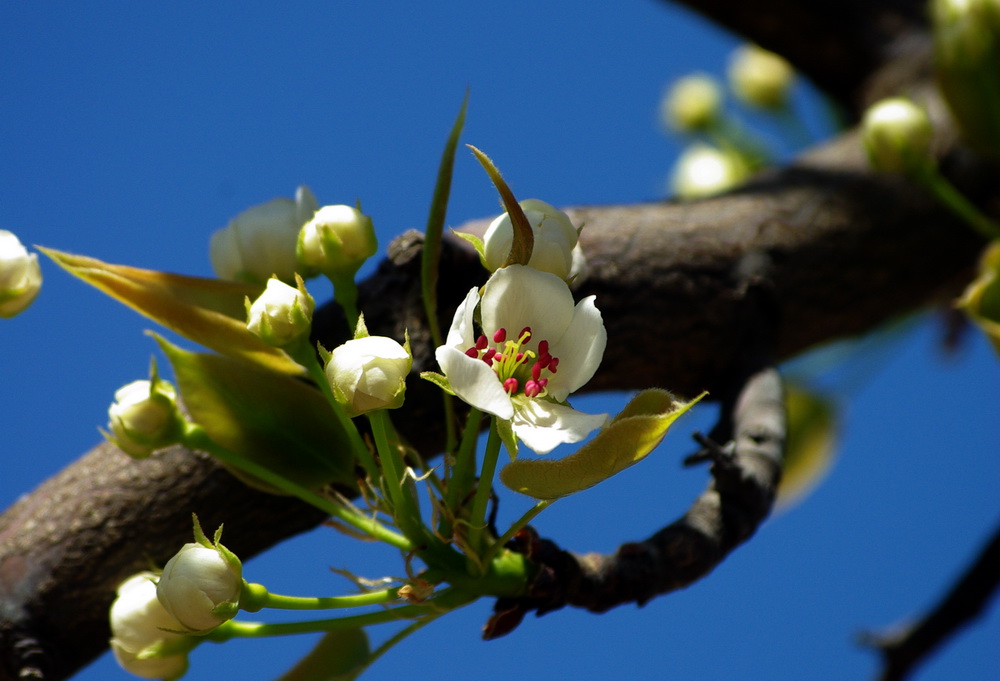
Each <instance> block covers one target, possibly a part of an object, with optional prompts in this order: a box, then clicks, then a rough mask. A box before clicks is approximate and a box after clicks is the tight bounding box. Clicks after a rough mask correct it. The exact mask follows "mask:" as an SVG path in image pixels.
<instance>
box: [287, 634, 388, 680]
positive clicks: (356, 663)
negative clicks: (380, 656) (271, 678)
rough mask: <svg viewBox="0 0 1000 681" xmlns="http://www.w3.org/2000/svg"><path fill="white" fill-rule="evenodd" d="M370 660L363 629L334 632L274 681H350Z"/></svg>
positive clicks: (356, 676) (324, 637)
mask: <svg viewBox="0 0 1000 681" xmlns="http://www.w3.org/2000/svg"><path fill="white" fill-rule="evenodd" d="M373 661H374V659H373V658H372V655H371V652H370V651H369V646H368V636H367V634H365V630H364V629H361V628H360V627H359V628H356V629H334V630H333V631H328V632H327V633H326V634H324V635H323V638H321V639H320V640H319V643H317V644H316V647H314V648H313V649H312V650H311V651H309V653H308V654H307V655H306V656H305V657H303V658H302V659H301V660H299V661H298V663H296V665H295V666H294V667H292V668H291V669H289V670H288V671H287V672H285V673H284V674H282V675H281V677H280V678H278V679H276V681H352V680H353V679H356V678H358V676H360V675H361V673H362V672H363V671H364V670H365V669H367V668H368V665H369V664H371V663H372V662H373Z"/></svg>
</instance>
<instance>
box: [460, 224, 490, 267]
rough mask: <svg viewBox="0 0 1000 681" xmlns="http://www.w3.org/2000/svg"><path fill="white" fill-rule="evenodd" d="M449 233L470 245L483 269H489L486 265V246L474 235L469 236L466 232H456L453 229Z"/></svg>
mask: <svg viewBox="0 0 1000 681" xmlns="http://www.w3.org/2000/svg"><path fill="white" fill-rule="evenodd" d="M451 233H452V234H454V235H455V236H456V237H458V238H459V239H462V240H463V241H465V242H467V243H469V244H471V245H472V247H473V248H474V249H476V253H477V254H478V255H479V262H480V263H481V264H482V266H483V267H485V268H486V269H489V266H488V265H487V264H486V244H484V243H483V240H482V239H480V238H479V237H478V236H476V235H475V234H469V233H468V232H457V231H455V230H454V229H453V230H451Z"/></svg>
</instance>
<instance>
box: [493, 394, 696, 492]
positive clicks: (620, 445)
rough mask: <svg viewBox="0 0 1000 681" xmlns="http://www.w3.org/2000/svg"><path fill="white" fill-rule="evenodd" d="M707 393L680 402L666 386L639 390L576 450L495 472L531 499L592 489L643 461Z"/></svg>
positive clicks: (520, 462)
mask: <svg viewBox="0 0 1000 681" xmlns="http://www.w3.org/2000/svg"><path fill="white" fill-rule="evenodd" d="M706 394H707V393H702V394H701V395H699V396H698V397H696V398H695V399H693V400H691V401H690V402H682V401H679V400H677V399H676V398H675V397H674V396H673V395H671V394H670V393H669V392H667V391H666V390H657V389H650V390H644V391H642V392H641V393H639V394H638V395H636V396H635V397H634V398H632V401H631V402H629V403H628V404H627V405H626V406H625V409H623V410H622V411H621V413H620V414H618V415H617V416H615V417H614V419H612V420H611V422H610V423H609V424H608V425H607V426H605V427H604V428H603V429H602V430H601V432H599V433H598V434H597V435H596V436H595V437H594V439H593V440H591V441H590V442H588V443H587V444H586V445H584V446H583V447H581V448H580V449H579V451H577V452H576V453H574V454H571V455H570V456H567V457H566V458H564V459H556V460H552V459H530V460H527V459H521V460H519V461H514V462H512V463H510V464H508V465H507V466H505V467H504V468H503V470H501V471H500V480H501V481H502V482H503V484H505V485H506V486H507V487H509V488H511V489H512V490H514V491H515V492H520V493H521V494H526V495H528V496H529V497H534V498H535V499H558V498H560V497H565V496H568V495H570V494H574V493H575V492H579V491H581V490H584V489H587V488H588V487H593V486H594V485H596V484H597V483H599V482H601V481H603V480H606V479H607V478H610V477H611V476H612V475H615V474H616V473H620V472H621V471H623V470H625V469H626V468H628V467H629V466H631V465H633V464H635V463H638V462H639V461H641V460H642V459H644V458H645V457H646V456H647V455H648V454H649V453H650V452H651V451H653V449H655V448H656V446H657V445H658V444H660V441H661V440H663V437H664V435H666V434H667V430H669V428H670V426H671V425H672V424H673V422H674V421H676V420H677V418H678V417H679V416H680V415H681V414H683V413H684V412H686V411H687V410H688V409H690V408H691V407H692V406H694V405H695V404H696V403H697V402H698V401H699V400H701V399H702V398H703V397H704V396H705V395H706Z"/></svg>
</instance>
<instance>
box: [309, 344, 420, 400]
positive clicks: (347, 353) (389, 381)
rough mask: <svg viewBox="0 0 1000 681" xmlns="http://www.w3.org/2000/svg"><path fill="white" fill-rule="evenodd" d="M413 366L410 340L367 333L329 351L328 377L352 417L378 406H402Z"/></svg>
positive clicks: (335, 392) (338, 398) (335, 393)
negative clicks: (407, 379)
mask: <svg viewBox="0 0 1000 681" xmlns="http://www.w3.org/2000/svg"><path fill="white" fill-rule="evenodd" d="M412 366H413V357H412V356H411V355H410V348H409V341H407V343H406V345H400V344H399V343H397V342H396V341H394V340H393V339H391V338H386V337H385V336H366V337H364V338H356V339H354V340H349V341H347V342H346V343H344V344H343V345H341V346H339V347H337V348H335V349H334V350H333V352H332V353H330V357H329V359H328V360H327V363H326V378H327V380H328V381H329V382H330V387H331V388H332V389H333V394H334V396H335V397H336V398H337V402H338V403H339V404H340V405H341V406H342V407H343V408H344V412H345V413H346V414H347V415H348V416H350V417H351V418H353V417H355V416H359V415H361V414H364V413H366V412H369V411H373V410H375V409H396V408H398V407H401V406H402V405H403V398H404V394H405V392H406V377H407V376H408V375H409V373H410V368H411V367H412Z"/></svg>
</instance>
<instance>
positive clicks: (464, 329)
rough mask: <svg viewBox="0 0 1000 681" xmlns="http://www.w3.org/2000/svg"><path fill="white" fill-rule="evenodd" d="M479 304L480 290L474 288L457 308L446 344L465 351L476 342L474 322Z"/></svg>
mask: <svg viewBox="0 0 1000 681" xmlns="http://www.w3.org/2000/svg"><path fill="white" fill-rule="evenodd" d="M477 304H479V290H478V289H476V288H472V289H470V290H469V292H468V293H467V294H466V296H465V300H463V301H462V302H461V303H460V304H459V306H458V309H457V310H455V317H454V318H453V319H452V320H451V328H450V329H448V336H447V338H445V341H444V342H445V345H447V346H449V347H452V348H455V349H456V350H461V351H465V350H466V349H468V348H471V347H472V346H473V345H474V344H475V342H476V339H475V338H473V333H472V323H473V316H474V315H475V312H476V305H477Z"/></svg>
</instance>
